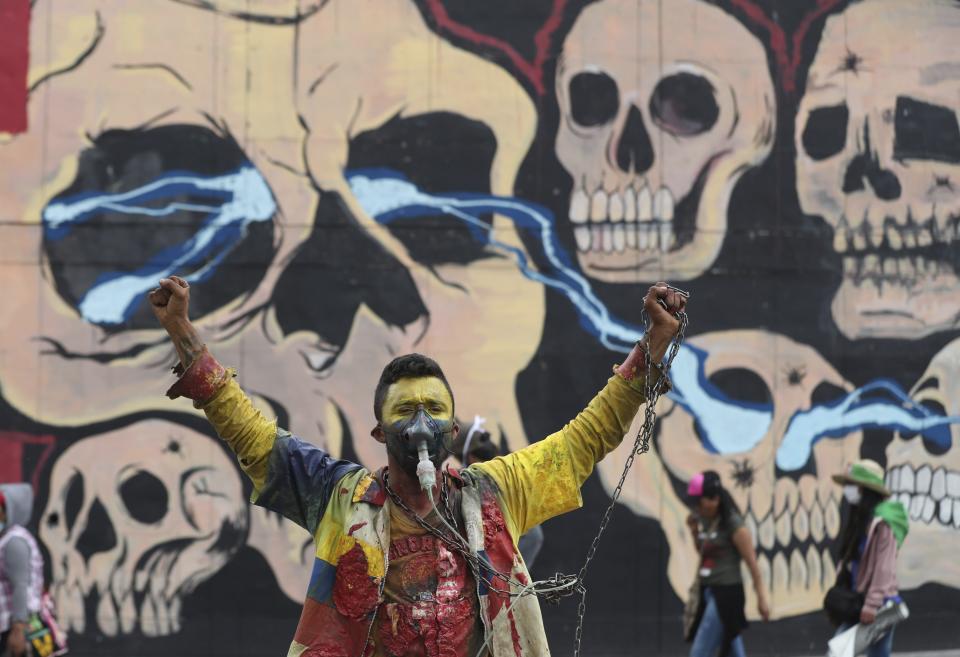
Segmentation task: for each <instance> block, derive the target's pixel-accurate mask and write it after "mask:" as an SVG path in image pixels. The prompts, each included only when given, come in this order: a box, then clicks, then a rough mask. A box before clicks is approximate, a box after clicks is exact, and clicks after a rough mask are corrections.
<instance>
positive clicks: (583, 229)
mask: <svg viewBox="0 0 960 657" xmlns="http://www.w3.org/2000/svg"><path fill="white" fill-rule="evenodd" d="M573 237H574V239H576V241H577V250H578V251H589V250H590V226H577V227H576V228H574V229H573Z"/></svg>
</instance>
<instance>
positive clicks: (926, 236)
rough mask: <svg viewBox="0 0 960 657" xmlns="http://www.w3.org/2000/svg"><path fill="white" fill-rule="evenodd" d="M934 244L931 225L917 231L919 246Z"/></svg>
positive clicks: (921, 227) (925, 225)
mask: <svg viewBox="0 0 960 657" xmlns="http://www.w3.org/2000/svg"><path fill="white" fill-rule="evenodd" d="M931 244H933V233H932V232H931V226H930V224H924V225H923V226H920V227H919V228H918V229H917V246H921V247H923V246H930V245H931Z"/></svg>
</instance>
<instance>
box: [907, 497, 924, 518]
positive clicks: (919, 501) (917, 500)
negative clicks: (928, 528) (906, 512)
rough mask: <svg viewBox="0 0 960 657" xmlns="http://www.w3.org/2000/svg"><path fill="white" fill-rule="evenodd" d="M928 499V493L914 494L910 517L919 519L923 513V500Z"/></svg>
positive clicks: (911, 501)
mask: <svg viewBox="0 0 960 657" xmlns="http://www.w3.org/2000/svg"><path fill="white" fill-rule="evenodd" d="M925 499H927V496H926V495H914V496H913V499H911V500H910V518H911V519H912V520H919V519H920V515H921V514H922V513H923V501H924V500H925Z"/></svg>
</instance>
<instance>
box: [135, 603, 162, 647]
mask: <svg viewBox="0 0 960 657" xmlns="http://www.w3.org/2000/svg"><path fill="white" fill-rule="evenodd" d="M140 631H141V632H143V634H144V636H150V637H154V636H157V635H158V634H159V633H160V632H159V628H158V626H157V609H156V607H155V606H154V601H153V596H150V595H148V596H147V597H145V598H144V599H143V604H141V605H140Z"/></svg>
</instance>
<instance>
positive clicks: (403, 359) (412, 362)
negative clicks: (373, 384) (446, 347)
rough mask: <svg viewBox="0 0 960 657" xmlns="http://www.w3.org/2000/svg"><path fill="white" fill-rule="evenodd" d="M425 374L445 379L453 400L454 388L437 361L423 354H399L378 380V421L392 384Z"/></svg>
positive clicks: (375, 410)
mask: <svg viewBox="0 0 960 657" xmlns="http://www.w3.org/2000/svg"><path fill="white" fill-rule="evenodd" d="M425 376H432V377H436V378H438V379H440V380H441V381H443V385H445V386H446V388H447V392H449V393H450V400H451V401H452V400H453V389H451V388H450V383H449V382H447V377H446V376H444V374H443V370H442V369H440V365H438V364H437V361H435V360H433V359H432V358H430V357H428V356H424V355H423V354H406V355H405V356H397V357H396V358H394V359H393V360H391V361H390V362H389V363H387V366H386V367H384V368H383V372H381V373H380V381H378V382H377V389H376V391H375V392H374V393H373V414H374V416H376V418H377V422H379V421H380V420H381V419H382V414H383V413H382V411H383V400H384V399H385V398H386V396H387V389H388V388H390V386H391V385H393V384H394V383H396V382H397V381H399V380H400V379H419V378H422V377H425Z"/></svg>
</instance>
